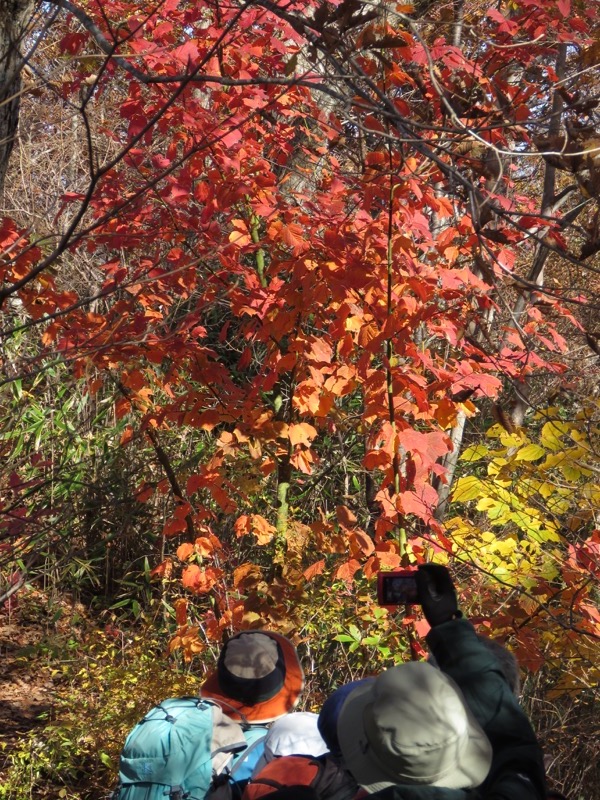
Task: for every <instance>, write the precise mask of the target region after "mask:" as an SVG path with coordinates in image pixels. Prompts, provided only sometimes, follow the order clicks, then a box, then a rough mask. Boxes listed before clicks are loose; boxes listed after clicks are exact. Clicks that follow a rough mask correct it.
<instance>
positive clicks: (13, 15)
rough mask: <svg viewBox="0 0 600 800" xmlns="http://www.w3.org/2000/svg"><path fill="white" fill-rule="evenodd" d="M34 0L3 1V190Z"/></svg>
mask: <svg viewBox="0 0 600 800" xmlns="http://www.w3.org/2000/svg"><path fill="white" fill-rule="evenodd" d="M34 6H35V2H34V0H0V192H1V191H2V189H3V187H4V179H5V178H6V171H7V169H8V161H9V159H10V154H11V152H12V149H13V145H14V143H15V137H16V135H17V126H18V124H19V104H20V93H21V70H22V69H23V66H24V64H25V60H24V59H23V55H22V51H23V39H24V37H25V32H26V30H27V25H28V23H29V20H30V19H31V14H32V12H33V9H34Z"/></svg>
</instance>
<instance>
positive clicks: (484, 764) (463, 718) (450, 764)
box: [337, 662, 492, 794]
mask: <svg viewBox="0 0 600 800" xmlns="http://www.w3.org/2000/svg"><path fill="white" fill-rule="evenodd" d="M337 732H338V739H339V743H340V747H341V750H342V755H343V758H344V763H345V765H346V767H347V769H349V770H350V772H351V773H352V774H353V775H354V777H355V779H356V781H357V783H359V784H360V785H361V786H362V787H363V788H364V789H366V791H367V792H369V793H370V794H372V793H373V792H377V791H379V790H381V789H385V788H386V787H387V786H392V785H395V784H403V783H405V784H417V785H422V786H443V787H445V788H447V789H466V788H472V787H475V786H479V785H480V784H481V783H483V781H484V780H485V778H486V776H487V774H488V772H489V769H490V766H491V763H492V747H491V745H490V743H489V741H488V738H487V736H486V735H485V733H484V731H483V730H482V728H481V726H480V725H479V723H478V722H477V720H476V719H475V717H474V716H473V713H472V712H471V710H470V709H469V708H468V706H467V704H466V701H465V699H464V697H463V695H462V692H461V691H460V689H459V688H458V686H457V685H456V684H455V683H454V681H453V680H452V679H451V678H449V677H448V676H447V675H445V674H444V673H442V672H440V671H439V670H437V669H436V668H435V667H432V666H431V665H430V664H425V663H422V662H419V663H417V662H411V663H409V664H402V665H400V666H398V667H393V668H392V669H389V670H386V671H385V672H383V673H381V674H380V675H379V676H378V677H377V678H376V679H375V680H374V681H372V682H370V683H368V684H367V685H365V686H361V687H359V688H357V689H355V690H354V691H353V692H351V693H350V694H349V695H348V697H347V699H346V701H345V702H344V705H343V706H342V710H341V712H340V715H339V719H338V731H337Z"/></svg>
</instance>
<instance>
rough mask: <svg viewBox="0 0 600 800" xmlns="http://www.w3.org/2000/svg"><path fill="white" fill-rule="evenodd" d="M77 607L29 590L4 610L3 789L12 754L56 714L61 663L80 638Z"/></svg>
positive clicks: (0, 658)
mask: <svg viewBox="0 0 600 800" xmlns="http://www.w3.org/2000/svg"><path fill="white" fill-rule="evenodd" d="M78 605H79V604H73V603H71V602H69V601H68V600H65V599H64V598H61V599H60V600H51V599H49V598H48V597H47V596H45V595H44V594H43V593H42V592H39V591H36V590H27V589H25V590H22V591H20V592H19V593H18V599H17V597H16V596H15V595H13V597H11V598H10V599H9V600H8V601H7V602H5V603H4V605H3V606H0V730H1V731H2V736H1V738H0V786H2V785H3V783H4V781H5V779H6V770H7V767H8V760H9V756H10V754H11V753H14V752H15V750H16V749H18V747H19V743H20V742H22V741H23V739H24V738H25V736H26V735H27V734H28V733H29V732H30V731H32V730H34V729H35V728H38V727H40V728H41V727H42V726H43V725H44V724H45V723H46V721H47V719H48V717H49V716H50V715H51V713H52V707H53V702H54V695H55V687H56V685H57V684H58V683H59V682H60V680H61V677H62V675H61V671H60V668H58V669H57V660H56V659H57V655H58V656H59V663H60V655H63V656H64V654H65V653H68V647H67V648H65V645H67V646H68V643H69V642H73V641H75V639H76V637H77V634H78V627H77V618H78V617H79V618H81V615H82V611H83V609H82V608H80V607H78ZM74 622H75V624H74Z"/></svg>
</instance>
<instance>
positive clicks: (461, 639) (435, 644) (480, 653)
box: [427, 619, 546, 800]
mask: <svg viewBox="0 0 600 800" xmlns="http://www.w3.org/2000/svg"><path fill="white" fill-rule="evenodd" d="M427 644H428V645H429V647H430V649H431V652H432V653H433V655H434V657H435V659H436V661H437V663H438V664H439V666H440V669H441V670H442V671H443V672H445V673H446V674H447V675H449V676H450V677H451V678H452V679H453V680H454V681H455V683H456V684H457V685H458V686H459V687H460V689H461V690H462V692H463V695H464V697H465V700H466V701H467V703H468V705H469V708H470V709H471V711H472V712H473V714H474V715H475V717H476V718H477V721H478V722H479V724H480V725H481V727H482V728H483V730H484V731H485V733H486V735H487V737H488V739H489V740H490V743H491V745H492V748H493V759H492V766H491V769H490V772H489V775H488V777H487V778H486V780H485V782H484V783H483V784H482V786H481V787H479V789H478V790H477V791H478V793H479V796H480V797H481V798H482V799H483V800H544V798H545V796H546V781H545V775H544V762H543V755H542V750H541V748H540V746H539V744H538V741H537V739H536V736H535V733H534V732H533V728H532V727H531V724H530V722H529V720H528V718H527V715H526V714H525V712H524V711H523V709H522V708H521V706H520V705H519V702H518V701H517V699H516V697H515V696H514V695H513V693H512V691H511V690H510V687H509V685H508V683H507V681H506V679H505V677H504V675H503V673H502V669H501V667H500V664H499V662H498V661H497V659H496V657H495V656H494V655H493V654H492V653H491V652H490V651H489V650H488V649H487V648H486V647H485V645H483V644H482V643H481V642H480V641H479V639H478V638H477V634H476V633H475V629H474V628H473V626H472V625H471V623H470V622H469V621H468V620H466V619H458V620H452V621H451V622H446V623H444V624H443V625H438V626H436V627H435V628H432V629H431V631H430V632H429V634H428V635H427Z"/></svg>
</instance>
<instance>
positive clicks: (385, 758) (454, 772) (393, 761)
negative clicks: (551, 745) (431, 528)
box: [337, 564, 546, 800]
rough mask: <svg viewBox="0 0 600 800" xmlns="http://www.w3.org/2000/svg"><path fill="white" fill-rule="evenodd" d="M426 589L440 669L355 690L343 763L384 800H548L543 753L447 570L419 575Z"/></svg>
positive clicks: (415, 670)
mask: <svg viewBox="0 0 600 800" xmlns="http://www.w3.org/2000/svg"><path fill="white" fill-rule="evenodd" d="M417 587H418V593H419V600H420V602H421V605H422V607H423V613H424V614H425V617H426V619H427V621H428V622H429V624H430V625H431V631H430V632H429V633H428V635H427V637H426V639H427V643H428V645H429V647H430V649H431V651H432V653H433V654H434V657H435V659H436V662H437V664H438V665H439V667H440V669H436V668H435V667H434V666H432V665H431V664H427V663H423V662H411V663H407V664H402V665H400V666H397V667H393V668H391V669H389V670H386V671H385V672H383V673H381V674H380V675H379V676H377V678H376V679H375V680H374V681H372V682H370V683H367V684H366V685H363V686H360V687H358V688H356V689H354V691H352V692H351V693H350V694H349V695H348V696H347V698H346V700H345V702H344V704H343V706H342V708H341V711H340V713H339V718H338V724H337V735H338V739H339V744H340V748H341V751H342V756H343V759H344V763H345V764H346V766H347V768H348V769H349V770H350V772H352V774H353V775H354V777H355V778H356V780H357V782H358V783H359V784H360V785H361V786H362V787H363V789H364V791H365V792H366V793H368V794H374V795H376V796H377V797H378V798H379V800H405V799H406V800H408V798H410V800H466V799H467V798H469V800H543V799H544V798H545V796H546V787H545V778H544V767H543V758H542V751H541V748H540V746H539V744H538V742H537V740H536V737H535V734H534V732H533V729H532V728H531V725H530V723H529V720H528V719H527V716H526V715H525V713H524V712H523V710H522V709H521V707H520V706H519V703H518V701H517V699H516V697H515V696H514V694H513V692H512V691H511V689H510V687H509V685H508V683H507V681H506V678H505V676H504V674H503V672H502V669H501V666H500V664H499V663H498V660H497V658H496V657H495V656H494V654H493V653H492V652H491V651H490V650H489V648H487V647H486V646H485V645H484V644H482V642H481V641H480V640H479V638H478V637H477V634H476V632H475V629H474V628H473V626H472V625H471V623H470V622H469V621H468V620H466V619H463V618H462V614H461V612H460V611H459V609H458V604H457V599H456V593H455V591H454V585H453V583H452V579H451V578H450V574H449V572H448V570H447V569H446V568H445V567H442V566H440V565H436V564H426V565H422V566H420V567H419V570H418V572H417Z"/></svg>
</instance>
